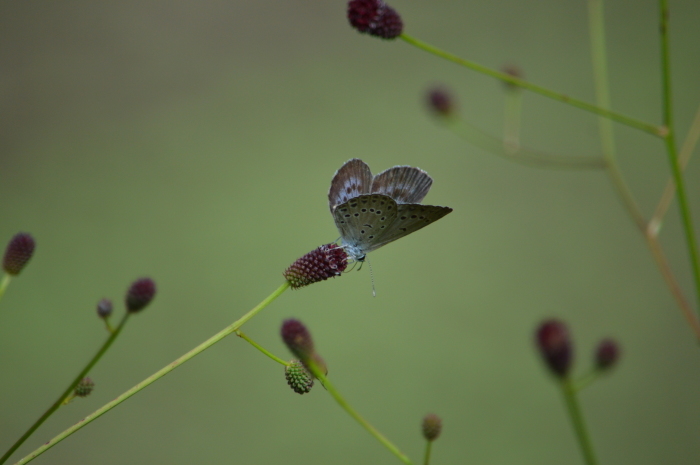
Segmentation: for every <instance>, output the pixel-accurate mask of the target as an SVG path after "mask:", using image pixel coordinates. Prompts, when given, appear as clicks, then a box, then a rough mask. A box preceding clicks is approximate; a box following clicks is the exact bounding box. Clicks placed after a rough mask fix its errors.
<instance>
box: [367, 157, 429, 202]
mask: <svg viewBox="0 0 700 465" xmlns="http://www.w3.org/2000/svg"><path fill="white" fill-rule="evenodd" d="M432 184H433V179H432V178H431V177H430V176H428V173H426V172H425V171H423V170H422V169H420V168H414V167H412V166H394V167H393V168H389V169H388V170H385V171H382V172H381V173H379V174H378V175H376V176H375V177H374V179H373V180H372V190H371V192H372V194H384V195H388V196H389V197H391V198H392V199H394V200H395V201H396V203H399V204H401V203H420V202H421V201H422V200H423V198H424V197H425V196H426V195H427V194H428V191H429V190H430V186H432Z"/></svg>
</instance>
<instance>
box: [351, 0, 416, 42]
mask: <svg viewBox="0 0 700 465" xmlns="http://www.w3.org/2000/svg"><path fill="white" fill-rule="evenodd" d="M348 20H349V21H350V24H351V25H352V27H354V28H355V29H357V30H358V31H360V32H362V33H366V34H369V35H371V36H375V37H380V38H382V39H395V38H397V37H398V36H400V35H401V31H402V30H403V22H402V21H401V17H400V16H399V14H398V13H397V12H396V10H394V9H393V8H392V7H390V6H389V5H387V4H386V3H384V2H383V1H382V0H350V2H348Z"/></svg>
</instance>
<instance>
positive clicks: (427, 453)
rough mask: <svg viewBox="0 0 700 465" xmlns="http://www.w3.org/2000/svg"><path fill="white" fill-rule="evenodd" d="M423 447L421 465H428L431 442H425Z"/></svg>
mask: <svg viewBox="0 0 700 465" xmlns="http://www.w3.org/2000/svg"><path fill="white" fill-rule="evenodd" d="M426 443H427V444H426V445H425V456H424V458H423V465H430V451H431V449H432V447H433V441H426Z"/></svg>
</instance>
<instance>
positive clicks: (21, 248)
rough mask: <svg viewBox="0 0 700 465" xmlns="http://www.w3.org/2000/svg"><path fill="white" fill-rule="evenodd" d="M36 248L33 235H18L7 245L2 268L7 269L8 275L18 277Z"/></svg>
mask: <svg viewBox="0 0 700 465" xmlns="http://www.w3.org/2000/svg"><path fill="white" fill-rule="evenodd" d="M35 248H36V242H34V238H33V237H32V236H31V234H28V233H18V234H15V236H14V237H13V238H12V239H10V242H9V243H8V244H7V249H5V257H4V259H3V261H2V267H3V268H4V269H5V271H6V272H7V274H9V275H12V276H15V275H18V274H19V272H20V271H22V268H24V267H25V265H26V264H27V262H28V261H29V259H30V258H32V255H33V254H34V249H35Z"/></svg>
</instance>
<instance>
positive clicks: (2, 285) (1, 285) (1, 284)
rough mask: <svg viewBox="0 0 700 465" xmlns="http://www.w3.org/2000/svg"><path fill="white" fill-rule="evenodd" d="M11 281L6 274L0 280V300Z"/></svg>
mask: <svg viewBox="0 0 700 465" xmlns="http://www.w3.org/2000/svg"><path fill="white" fill-rule="evenodd" d="M11 280H12V278H11V277H10V275H9V274H7V273H5V274H4V275H3V276H2V280H1V281H0V299H2V296H4V295H5V289H7V286H9V285H10V281H11Z"/></svg>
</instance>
